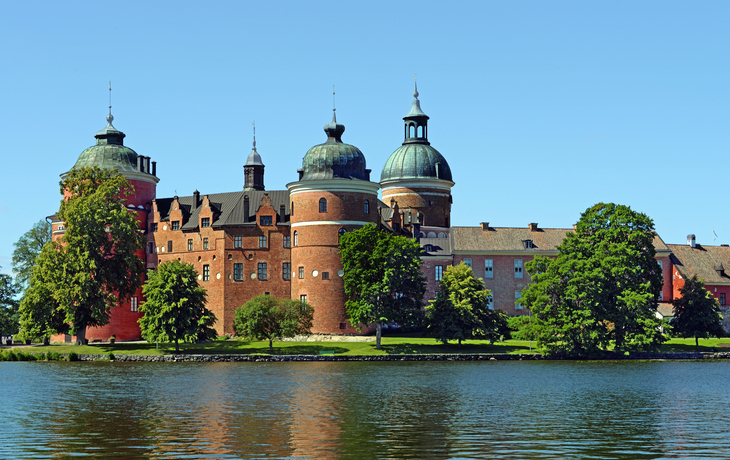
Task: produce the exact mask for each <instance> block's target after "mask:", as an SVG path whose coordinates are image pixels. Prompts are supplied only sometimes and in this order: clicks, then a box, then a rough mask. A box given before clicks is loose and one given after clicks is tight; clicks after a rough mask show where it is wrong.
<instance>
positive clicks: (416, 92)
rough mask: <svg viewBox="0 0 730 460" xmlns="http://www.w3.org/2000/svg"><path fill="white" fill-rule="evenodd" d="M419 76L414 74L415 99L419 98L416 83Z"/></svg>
mask: <svg viewBox="0 0 730 460" xmlns="http://www.w3.org/2000/svg"><path fill="white" fill-rule="evenodd" d="M416 76H417V74H416V73H414V74H413V86H414V88H415V90H414V91H413V97H415V98H418V82H417V81H416Z"/></svg>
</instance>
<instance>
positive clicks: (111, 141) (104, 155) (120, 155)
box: [74, 113, 139, 173]
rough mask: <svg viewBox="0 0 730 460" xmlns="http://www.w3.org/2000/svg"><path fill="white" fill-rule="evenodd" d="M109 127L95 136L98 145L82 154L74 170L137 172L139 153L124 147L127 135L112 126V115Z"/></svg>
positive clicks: (109, 116) (108, 119)
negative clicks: (98, 169) (86, 167)
mask: <svg viewBox="0 0 730 460" xmlns="http://www.w3.org/2000/svg"><path fill="white" fill-rule="evenodd" d="M106 119H107V123H108V124H107V126H106V128H104V129H102V130H101V131H99V132H98V133H96V135H95V136H94V137H95V138H96V145H93V146H91V147H89V148H88V149H86V150H84V151H83V152H81V155H79V159H78V160H76V164H75V165H74V168H80V167H84V166H97V167H99V168H101V169H117V170H119V172H121V173H124V172H125V171H137V170H138V167H137V157H138V156H139V155H137V152H135V151H134V150H132V149H130V148H129V147H125V146H124V142H123V140H124V138H125V137H126V135H125V134H124V133H123V132H121V131H119V130H117V129H116V128H115V127H114V126H112V121H113V120H114V117H113V116H112V114H111V113H110V114H109V115H108V116H107V117H106Z"/></svg>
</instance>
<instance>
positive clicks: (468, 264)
mask: <svg viewBox="0 0 730 460" xmlns="http://www.w3.org/2000/svg"><path fill="white" fill-rule="evenodd" d="M464 265H466V266H467V267H469V268H471V259H464Z"/></svg>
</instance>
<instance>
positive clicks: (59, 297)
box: [29, 167, 144, 343]
mask: <svg viewBox="0 0 730 460" xmlns="http://www.w3.org/2000/svg"><path fill="white" fill-rule="evenodd" d="M60 188H61V194H62V195H64V199H63V200H62V201H61V209H60V210H59V212H58V217H59V218H60V219H61V220H62V221H64V223H65V225H66V231H65V233H64V235H63V237H62V238H61V239H60V240H57V241H54V242H51V243H48V244H46V245H44V247H43V250H42V251H41V254H40V256H39V257H38V259H37V263H38V265H39V267H37V269H38V270H40V271H41V272H40V273H39V275H38V282H40V283H43V284H44V285H45V286H44V287H42V288H41V287H39V290H41V291H43V292H45V293H50V296H51V297H52V299H53V305H52V308H53V310H54V312H55V311H60V312H62V313H63V316H64V322H65V323H68V324H69V325H70V333H71V334H73V335H76V336H77V339H78V340H77V343H83V342H84V338H85V335H86V328H87V327H89V326H101V325H104V324H107V323H108V322H109V315H110V312H111V309H112V307H114V306H115V305H117V304H118V303H119V302H122V301H125V300H127V299H128V298H129V297H130V296H131V295H132V294H133V293H134V292H135V290H136V289H137V288H138V287H139V286H140V284H141V282H142V276H143V274H144V266H143V263H142V260H141V259H140V258H139V257H138V256H137V254H136V252H137V251H139V250H141V249H142V248H143V247H144V246H143V245H144V236H143V234H142V232H141V231H140V228H139V224H138V223H137V221H136V220H135V214H134V213H133V212H130V211H129V210H127V208H126V207H125V198H124V197H126V196H129V195H130V194H131V193H133V191H134V189H133V187H132V186H131V185H130V184H129V181H127V179H126V178H125V177H124V176H122V175H121V174H119V173H118V172H117V171H116V170H112V171H110V170H105V169H99V168H96V167H94V168H79V169H72V170H71V171H70V172H69V173H68V175H67V176H66V177H65V178H64V180H62V181H61V183H60ZM46 248H47V249H46ZM38 294H39V296H40V295H41V292H39V293H38ZM35 306H38V305H37V304H35ZM36 311H37V312H40V310H36ZM29 318H30V317H29ZM51 322H52V321H50V320H49V321H48V322H47V324H48V323H51Z"/></svg>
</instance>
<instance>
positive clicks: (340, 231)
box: [337, 228, 347, 240]
mask: <svg viewBox="0 0 730 460" xmlns="http://www.w3.org/2000/svg"><path fill="white" fill-rule="evenodd" d="M345 233H347V230H345V229H344V228H341V229H339V230H338V231H337V239H338V240H339V239H340V238H342V235H344V234H345Z"/></svg>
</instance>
